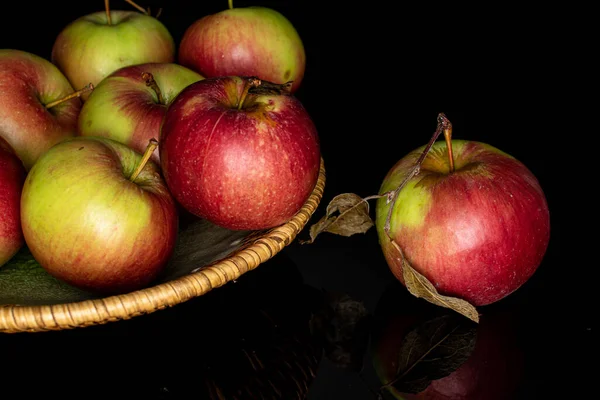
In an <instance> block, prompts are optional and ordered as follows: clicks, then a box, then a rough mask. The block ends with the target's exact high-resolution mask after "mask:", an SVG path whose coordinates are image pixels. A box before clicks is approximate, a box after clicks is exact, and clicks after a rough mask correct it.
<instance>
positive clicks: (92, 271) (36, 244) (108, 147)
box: [21, 137, 178, 293]
mask: <svg viewBox="0 0 600 400" xmlns="http://www.w3.org/2000/svg"><path fill="white" fill-rule="evenodd" d="M155 146H156V144H149V146H148V151H147V152H145V153H144V156H145V157H142V155H141V154H139V153H138V152H136V151H134V150H133V149H131V148H129V147H128V146H126V145H124V144H122V143H119V142H117V141H114V140H111V139H107V138H95V137H75V138H71V139H67V140H64V141H62V142H61V143H59V144H57V145H55V146H53V147H52V148H51V149H50V150H48V151H47V152H46V153H44V154H43V155H42V156H41V157H40V159H39V160H38V162H37V163H36V164H35V165H34V166H33V168H32V169H31V171H29V174H28V175H27V178H26V179H25V183H24V186H23V191H22V196H21V224H22V229H23V234H24V237H25V242H26V244H27V246H28V247H29V249H30V250H31V253H32V255H33V257H34V258H35V260H36V261H38V262H39V264H40V265H41V266H42V267H43V268H44V269H45V270H46V271H47V272H48V273H49V274H51V275H52V276H54V277H56V278H58V279H60V280H62V281H64V282H67V283H69V284H71V285H73V286H76V287H79V288H82V289H85V290H90V291H94V292H99V293H120V292H126V291H131V290H135V289H139V288H142V287H144V286H145V285H147V284H149V283H150V282H151V281H152V280H153V279H154V278H155V277H157V275H158V274H159V273H160V272H161V271H162V269H163V268H164V267H165V266H166V264H167V262H168V260H169V257H170V256H171V254H172V252H173V249H174V246H175V241H176V236H177V229H178V217H177V208H176V205H175V202H174V200H173V198H172V196H171V194H170V193H169V191H168V188H167V186H166V184H165V182H164V180H163V178H162V176H161V175H160V170H159V167H158V166H157V165H156V164H154V163H153V162H152V161H151V160H149V156H150V151H152V150H153V149H154V148H155ZM140 168H141V169H140Z"/></svg>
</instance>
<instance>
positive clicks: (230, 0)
mask: <svg viewBox="0 0 600 400" xmlns="http://www.w3.org/2000/svg"><path fill="white" fill-rule="evenodd" d="M227 3H228V4H229V9H230V10H231V9H232V8H233V0H227Z"/></svg>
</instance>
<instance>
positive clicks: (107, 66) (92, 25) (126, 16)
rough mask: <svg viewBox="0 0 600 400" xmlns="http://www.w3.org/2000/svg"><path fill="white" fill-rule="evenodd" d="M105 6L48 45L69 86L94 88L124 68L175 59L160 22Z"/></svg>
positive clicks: (173, 47) (72, 25)
mask: <svg viewBox="0 0 600 400" xmlns="http://www.w3.org/2000/svg"><path fill="white" fill-rule="evenodd" d="M105 4H106V5H107V7H106V10H105V11H97V12H94V13H91V14H88V15H84V16H81V17H80V18H77V19H76V20H74V21H72V22H71V23H69V24H68V25H67V26H65V27H64V28H63V30H62V31H61V32H60V33H59V34H58V36H57V37H56V40H55V41H54V44H53V46H52V53H51V60H52V62H53V63H54V64H56V65H57V66H58V68H59V69H60V70H61V71H63V73H64V74H65V76H66V77H67V78H68V79H69V81H70V82H71V84H72V85H73V87H75V88H78V87H83V85H87V84H88V83H92V84H93V85H94V86H96V85H98V84H99V83H100V81H101V80H102V79H104V78H105V77H106V76H108V75H110V74H111V73H112V72H114V71H115V70H117V69H119V68H122V67H125V66H128V65H134V64H142V63H149V62H173V61H174V60H175V42H174V40H173V37H172V36H171V33H170V32H169V30H168V29H167V28H166V27H165V25H164V24H163V23H162V22H161V21H159V20H158V19H157V18H155V17H153V16H151V15H147V14H145V13H142V12H139V11H133V10H132V11H125V10H110V9H109V8H108V2H105ZM88 97H89V95H88V94H86V95H85V96H83V100H87V98H88Z"/></svg>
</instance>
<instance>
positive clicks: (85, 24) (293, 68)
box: [0, 0, 321, 293]
mask: <svg viewBox="0 0 600 400" xmlns="http://www.w3.org/2000/svg"><path fill="white" fill-rule="evenodd" d="M125 1H126V2H127V3H129V4H130V5H132V6H134V7H135V8H136V10H133V9H131V10H127V11H126V10H111V9H110V5H109V2H108V1H107V0H105V2H104V3H105V4H104V6H105V9H104V10H101V11H98V12H96V13H92V14H90V15H85V16H82V17H80V18H79V19H77V20H75V21H73V22H71V23H70V24H69V25H67V26H66V27H65V28H64V29H63V31H62V32H61V33H60V34H59V35H58V36H57V38H56V41H55V43H54V46H53V48H52V53H51V59H49V60H48V59H45V58H43V57H41V56H39V55H36V54H31V53H28V52H25V51H22V50H18V49H1V50H0V213H1V219H0V266H1V265H3V264H6V263H7V262H8V261H9V260H10V259H11V258H12V257H13V256H14V255H15V254H16V253H17V252H18V250H19V249H21V248H22V247H23V246H24V245H26V246H27V247H28V248H29V250H30V251H31V254H32V255H33V257H34V258H35V259H36V261H37V262H39V264H40V265H41V266H42V267H43V268H44V269H45V270H46V271H47V272H48V273H49V274H51V275H52V276H54V277H56V278H58V279H60V280H63V281H65V282H67V283H69V284H71V285H74V286H76V287H79V288H83V289H86V290H91V291H97V292H102V293H118V292H126V291H131V290H135V289H138V288H142V287H144V286H146V285H148V284H149V283H151V282H152V281H153V280H154V279H155V278H156V277H157V276H158V274H159V273H160V272H161V271H162V269H163V268H164V267H165V266H166V264H167V262H168V261H169V259H170V257H171V255H172V253H173V250H174V247H175V243H176V241H177V235H178V231H179V218H180V216H181V212H182V211H183V210H185V211H187V212H189V213H190V214H192V215H193V216H196V217H198V218H204V219H206V220H208V221H210V222H212V223H214V224H216V225H218V226H221V227H224V228H227V229H231V230H263V229H269V228H272V227H275V226H278V225H280V224H282V223H285V222H286V221H288V220H289V219H290V218H291V217H292V216H293V215H294V214H295V213H296V212H297V211H298V210H299V209H300V208H301V206H302V205H303V204H304V203H305V201H306V200H307V199H308V197H309V196H310V193H311V192H312V190H313V189H314V187H315V185H316V182H317V178H318V173H319V166H320V160H321V155H320V147H319V140H318V135H317V130H316V128H315V126H314V124H313V122H312V120H311V118H310V116H309V115H308V113H307V111H306V110H305V108H304V107H303V105H302V104H301V103H300V101H299V100H298V99H297V98H296V97H295V96H294V92H295V91H296V90H297V88H298V86H299V85H300V82H301V81H302V77H303V74H304V68H305V53H304V48H303V45H302V41H301V40H300V37H299V36H298V33H297V32H296V30H295V29H294V27H293V26H292V24H291V23H290V22H289V20H287V19H286V18H285V17H284V16H283V15H281V14H280V13H279V12H277V11H275V10H272V9H269V8H265V7H246V8H234V7H233V6H232V4H231V1H230V4H229V8H228V9H224V10H223V11H221V12H219V13H216V14H214V15H206V16H202V17H200V18H199V19H198V20H197V21H196V22H194V23H193V24H192V25H190V26H189V27H188V29H187V31H186V32H185V34H184V36H183V37H182V40H181V42H180V43H179V46H178V48H177V50H178V52H177V60H176V58H175V55H176V47H177V44H176V43H175V42H174V40H173V38H172V36H171V35H170V33H169V30H168V29H167V27H166V26H164V25H163V23H162V22H160V21H159V20H158V18H157V17H155V16H152V15H150V13H149V12H148V11H146V10H144V9H143V8H142V7H140V6H139V5H137V4H135V3H133V2H132V1H129V0H125ZM123 37H127V39H128V40H120V39H121V38H123ZM259 38H260V40H259ZM107 44H109V45H110V46H111V51H110V52H106V51H105V50H104V49H105V46H106V45H107ZM176 61H177V62H176ZM199 245H201V244H199Z"/></svg>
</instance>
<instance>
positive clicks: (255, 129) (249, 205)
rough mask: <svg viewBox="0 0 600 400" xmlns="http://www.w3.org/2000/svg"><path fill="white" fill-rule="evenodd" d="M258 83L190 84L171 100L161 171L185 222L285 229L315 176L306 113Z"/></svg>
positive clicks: (315, 144) (314, 141)
mask: <svg viewBox="0 0 600 400" xmlns="http://www.w3.org/2000/svg"><path fill="white" fill-rule="evenodd" d="M257 81H258V80H256V79H250V78H242V77H235V76H230V77H220V78H207V79H204V80H201V81H199V82H196V83H193V84H191V85H189V86H188V87H187V88H185V89H183V90H182V91H181V93H179V95H178V96H177V97H176V98H175V100H173V102H172V103H171V105H170V106H169V108H168V109H167V113H166V114H165V118H164V121H163V125H162V128H161V139H160V140H161V142H160V146H159V151H160V161H161V168H162V172H163V174H164V176H165V180H166V182H167V185H168V186H169V189H170V190H171V193H172V194H173V195H174V196H175V198H176V199H177V201H178V202H179V203H180V204H181V205H182V206H183V207H184V208H185V209H187V210H188V211H189V212H190V213H191V214H193V215H196V216H198V217H202V218H205V219H206V220H208V221H210V222H212V223H214V224H216V225H220V226H222V227H225V228H228V229H232V230H255V229H267V228H272V227H274V226H277V225H280V224H282V223H284V222H286V221H288V220H289V219H290V218H291V217H292V216H293V215H294V214H295V213H296V212H297V211H298V210H299V209H300V208H301V207H302V205H303V204H304V203H305V202H306V200H307V199H308V197H309V196H310V193H311V192H312V190H313V189H314V187H315V185H316V182H317V178H318V174H319V165H320V157H321V155H320V146H319V139H318V135H317V130H316V127H315V125H314V123H313V121H312V120H311V118H310V116H309V114H308V112H307V111H306V109H305V108H304V107H303V105H302V104H301V102H300V101H299V100H298V99H297V98H295V97H294V96H293V95H290V94H285V93H284V92H282V93H280V92H278V91H277V90H266V89H265V88H268V87H271V88H272V87H273V85H270V84H269V83H265V82H260V81H258V83H257ZM255 83H256V84H257V85H259V86H254V84H255Z"/></svg>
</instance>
